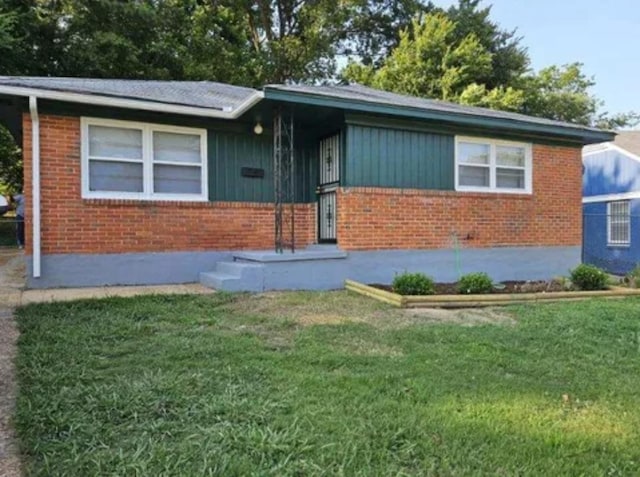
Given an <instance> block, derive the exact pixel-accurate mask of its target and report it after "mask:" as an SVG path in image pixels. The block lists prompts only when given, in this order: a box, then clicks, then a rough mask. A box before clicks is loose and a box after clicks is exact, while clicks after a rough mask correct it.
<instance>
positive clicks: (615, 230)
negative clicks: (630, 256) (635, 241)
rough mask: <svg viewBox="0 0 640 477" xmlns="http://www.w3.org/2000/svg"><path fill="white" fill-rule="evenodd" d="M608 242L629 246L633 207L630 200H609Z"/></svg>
mask: <svg viewBox="0 0 640 477" xmlns="http://www.w3.org/2000/svg"><path fill="white" fill-rule="evenodd" d="M607 244H608V245H612V246H616V247H628V246H629V245H630V244H631V209H630V207H629V201H628V200H617V201H615V202H607Z"/></svg>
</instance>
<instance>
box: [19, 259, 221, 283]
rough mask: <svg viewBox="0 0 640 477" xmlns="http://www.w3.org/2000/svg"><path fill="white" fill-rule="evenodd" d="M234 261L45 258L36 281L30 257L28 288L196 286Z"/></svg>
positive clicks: (28, 263) (28, 261)
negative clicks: (220, 264)
mask: <svg viewBox="0 0 640 477" xmlns="http://www.w3.org/2000/svg"><path fill="white" fill-rule="evenodd" d="M231 259H232V255H231V253H230V252H171V253H122V254H104V255H88V254H87V255H84V254H82V255H80V254H64V255H43V256H42V273H41V276H40V278H33V276H32V275H31V273H30V272H31V271H32V270H33V268H32V260H31V257H27V287H29V288H67V287H96V286H102V285H163V284H169V283H193V282H197V281H198V274H199V273H200V272H202V271H203V270H213V268H214V267H215V265H216V263H217V262H220V261H224V260H231Z"/></svg>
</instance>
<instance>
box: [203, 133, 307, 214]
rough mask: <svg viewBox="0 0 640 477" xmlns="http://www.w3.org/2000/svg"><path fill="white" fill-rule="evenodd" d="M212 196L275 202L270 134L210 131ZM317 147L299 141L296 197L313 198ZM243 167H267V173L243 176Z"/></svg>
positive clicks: (296, 163)
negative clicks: (256, 175) (260, 176)
mask: <svg viewBox="0 0 640 477" xmlns="http://www.w3.org/2000/svg"><path fill="white" fill-rule="evenodd" d="M207 137H208V152H209V199H210V200H224V201H240V202H273V200H274V190H273V143H272V138H271V136H270V135H261V136H257V135H248V134H242V133H234V132H227V131H218V130H209V131H208V135H207ZM316 149H317V147H316V145H315V144H314V143H312V142H309V143H306V142H305V143H301V144H298V145H296V155H295V161H296V162H295V167H294V175H295V178H296V181H295V197H296V201H301V202H313V201H314V200H315V188H316V186H317V181H318V179H317V177H318V173H317V170H316V169H317V163H318V161H317V151H316ZM243 167H252V168H257V169H263V170H264V177H262V178H252V177H242V174H241V170H242V168H243Z"/></svg>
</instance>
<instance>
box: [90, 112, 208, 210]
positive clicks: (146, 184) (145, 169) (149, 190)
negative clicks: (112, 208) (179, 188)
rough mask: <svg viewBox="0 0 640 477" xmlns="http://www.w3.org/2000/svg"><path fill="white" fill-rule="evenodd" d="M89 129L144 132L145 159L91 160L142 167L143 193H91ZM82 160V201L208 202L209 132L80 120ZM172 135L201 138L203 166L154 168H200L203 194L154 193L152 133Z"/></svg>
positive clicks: (143, 149) (175, 127)
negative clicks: (99, 127)
mask: <svg viewBox="0 0 640 477" xmlns="http://www.w3.org/2000/svg"><path fill="white" fill-rule="evenodd" d="M89 126H106V127H117V128H126V129H136V130H140V131H142V159H128V158H123V159H120V158H113V157H110V158H101V157H98V156H95V157H94V156H92V157H91V160H100V161H103V160H104V161H113V162H123V163H124V162H126V163H136V164H140V163H142V181H143V192H115V191H92V190H89ZM80 131H81V134H80V136H81V141H80V143H81V144H80V156H81V166H82V167H81V182H82V198H83V199H132V200H163V201H179V202H184V201H193V202H198V201H200V202H204V201H207V200H209V187H208V175H207V130H206V129H196V128H187V127H182V126H167V125H164V124H153V123H141V122H136V121H121V120H116V119H102V118H90V117H82V118H81V119H80ZM156 131H159V132H170V133H176V134H191V135H194V136H196V135H197V136H199V137H200V160H201V163H200V164H195V163H184V162H183V163H180V162H174V161H171V162H169V161H156V162H155V164H162V165H165V164H166V165H178V166H184V167H200V168H201V169H200V172H201V175H200V191H201V193H200V194H167V193H164V194H161V193H154V192H153V164H154V161H153V133H154V132H156Z"/></svg>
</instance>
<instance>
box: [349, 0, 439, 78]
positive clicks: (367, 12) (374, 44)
mask: <svg viewBox="0 0 640 477" xmlns="http://www.w3.org/2000/svg"><path fill="white" fill-rule="evenodd" d="M436 10H437V8H436V6H435V5H434V4H433V3H432V2H430V1H428V2H426V3H425V2H424V1H423V0H358V1H355V2H354V3H353V6H352V12H351V14H350V15H349V18H348V19H347V25H346V35H345V39H344V41H343V42H342V44H341V45H340V48H339V53H340V54H342V55H344V56H347V57H353V56H355V57H357V58H358V59H359V61H360V62H361V63H362V64H364V65H368V66H369V65H371V66H374V67H379V66H380V65H381V64H382V61H383V60H384V59H385V58H386V57H387V55H388V54H389V52H390V51H391V50H393V49H394V48H395V47H396V46H398V43H399V42H400V32H401V31H403V30H405V29H406V28H407V27H408V26H409V25H411V21H412V20H413V19H414V18H416V17H418V16H419V15H421V14H426V13H432V12H434V11H436Z"/></svg>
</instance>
